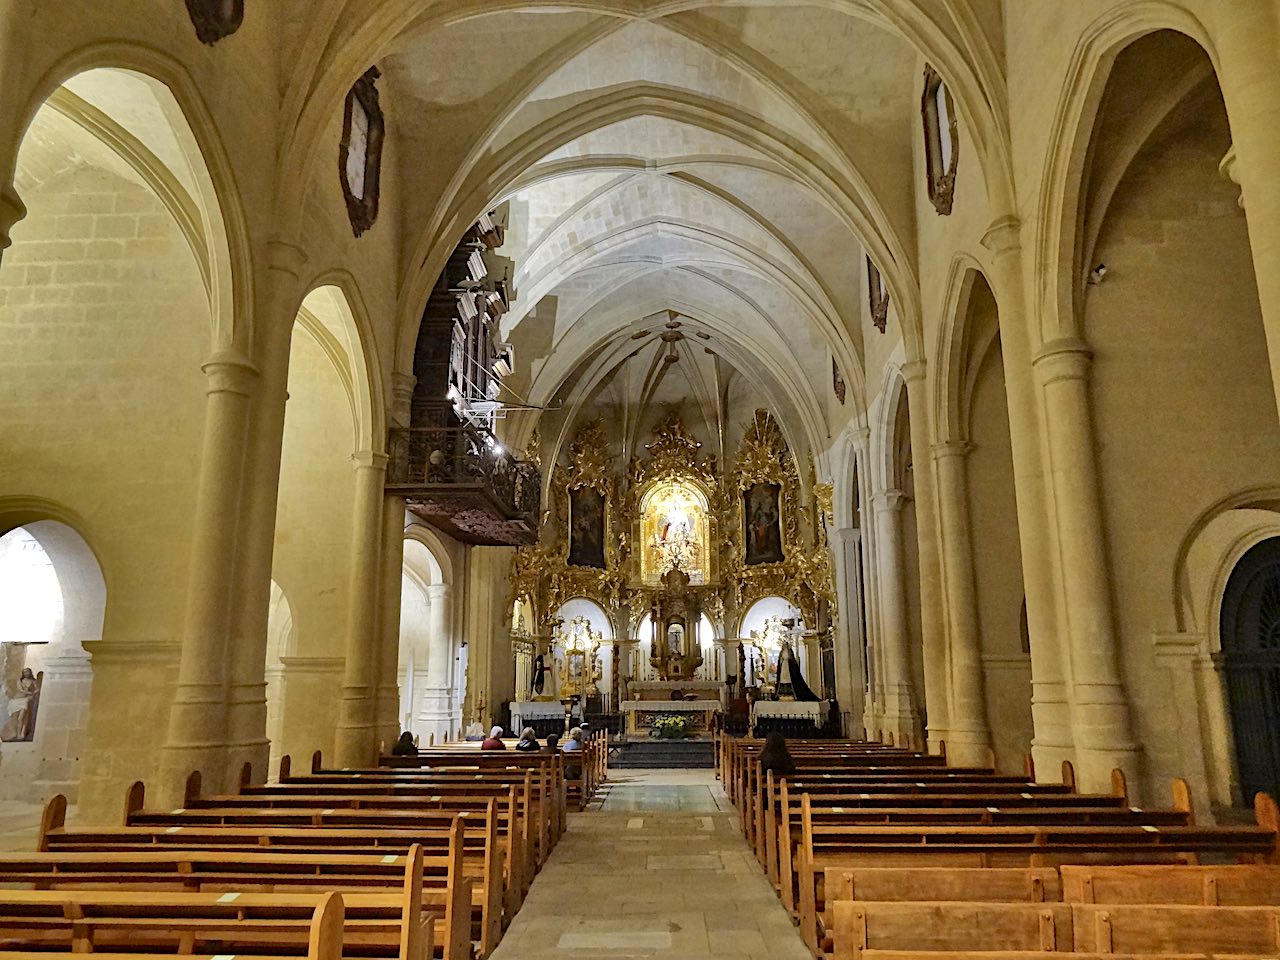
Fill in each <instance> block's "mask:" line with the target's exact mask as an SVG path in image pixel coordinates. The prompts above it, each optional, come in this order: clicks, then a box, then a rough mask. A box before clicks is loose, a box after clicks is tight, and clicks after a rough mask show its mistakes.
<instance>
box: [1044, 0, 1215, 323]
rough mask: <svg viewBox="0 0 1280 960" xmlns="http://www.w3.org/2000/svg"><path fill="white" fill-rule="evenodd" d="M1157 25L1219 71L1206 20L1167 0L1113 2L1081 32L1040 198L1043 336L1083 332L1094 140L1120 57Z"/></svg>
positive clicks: (1056, 120)
mask: <svg viewBox="0 0 1280 960" xmlns="http://www.w3.org/2000/svg"><path fill="white" fill-rule="evenodd" d="M1157 30H1173V31H1175V32H1177V33H1182V34H1185V35H1186V36H1188V37H1190V38H1191V39H1192V40H1194V41H1195V42H1196V43H1197V44H1199V45H1200V47H1201V48H1202V49H1203V50H1204V51H1205V53H1206V54H1207V55H1208V57H1209V60H1210V62H1211V63H1212V64H1213V68H1214V71H1215V73H1220V70H1219V59H1218V55H1217V52H1216V50H1215V48H1214V45H1213V43H1212V41H1211V39H1210V37H1209V33H1208V31H1207V30H1206V28H1205V27H1204V25H1203V24H1202V23H1201V22H1200V21H1199V20H1198V19H1196V17H1195V16H1194V15H1192V14H1191V13H1190V12H1189V11H1187V10H1186V9H1184V8H1182V7H1180V6H1177V5H1175V4H1173V3H1170V2H1166V0H1140V2H1135V3H1129V4H1124V5H1122V6H1118V7H1115V8H1113V9H1111V10H1108V11H1107V12H1106V13H1104V14H1103V15H1102V16H1100V17H1099V18H1098V19H1096V20H1095V21H1093V23H1091V24H1090V25H1089V26H1088V27H1087V28H1086V29H1085V30H1084V32H1083V33H1082V34H1081V37H1080V40H1079V41H1078V42H1077V44H1076V48H1075V50H1074V51H1073V53H1072V55H1071V62H1070V66H1069V67H1068V68H1067V73H1066V76H1065V79H1064V82H1063V89H1062V95H1061V96H1060V97H1059V101H1058V106H1057V109H1056V111H1055V113H1054V119H1053V123H1052V126H1051V128H1050V129H1051V133H1050V138H1049V144H1048V149H1047V150H1046V151H1045V168H1044V172H1043V174H1042V175H1041V179H1040V191H1039V197H1038V201H1037V204H1036V210H1037V216H1036V224H1037V229H1036V238H1035V249H1034V269H1033V270H1032V275H1033V276H1034V277H1036V283H1037V289H1036V290H1035V291H1034V292H1033V296H1032V300H1031V306H1032V308H1033V309H1035V310H1036V312H1037V314H1038V315H1039V323H1038V334H1039V340H1040V343H1048V342H1050V341H1052V340H1055V339H1057V338H1062V337H1078V336H1080V323H1081V319H1080V317H1079V316H1077V311H1076V307H1075V305H1076V297H1077V288H1076V279H1075V266H1076V263H1077V262H1078V260H1079V256H1078V254H1079V253H1080V249H1081V240H1082V238H1081V237H1080V231H1079V218H1078V216H1077V212H1078V211H1079V210H1080V205H1081V202H1082V200H1083V191H1084V187H1085V177H1084V172H1085V167H1086V164H1087V161H1088V155H1089V145H1090V143H1091V142H1092V140H1093V132H1094V128H1095V125H1096V122H1097V118H1098V112H1099V110H1100V108H1101V105H1102V96H1103V92H1104V91H1105V90H1106V86H1107V81H1108V79H1109V78H1110V76H1111V68H1112V65H1113V64H1114V63H1115V59H1116V57H1117V56H1118V55H1119V54H1120V53H1121V52H1122V51H1123V50H1124V49H1125V48H1126V47H1128V46H1129V45H1130V44H1132V43H1133V42H1134V41H1135V40H1137V39H1139V38H1140V37H1143V36H1145V35H1146V34H1149V33H1154V32H1155V31H1157Z"/></svg>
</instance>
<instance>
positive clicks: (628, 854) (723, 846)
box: [493, 770, 809, 960]
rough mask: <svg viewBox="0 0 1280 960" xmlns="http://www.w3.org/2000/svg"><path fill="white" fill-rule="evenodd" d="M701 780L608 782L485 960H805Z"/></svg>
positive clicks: (712, 786) (683, 774)
mask: <svg viewBox="0 0 1280 960" xmlns="http://www.w3.org/2000/svg"><path fill="white" fill-rule="evenodd" d="M733 813H734V811H733V807H732V806H731V805H730V804H729V803H728V800H727V798H726V796H725V793H724V791H723V789H722V788H721V786H720V784H719V783H718V782H717V781H716V779H715V778H714V775H713V774H712V771H710V770H623V771H617V772H615V773H611V774H610V777H609V781H608V783H607V784H605V786H604V787H602V789H601V791H600V794H599V800H598V801H597V802H595V803H593V804H592V805H591V807H590V808H589V809H588V811H587V812H585V813H582V814H579V815H575V816H571V817H570V818H569V827H568V830H567V831H566V832H565V835H564V837H563V838H562V839H561V841H560V844H559V845H558V846H557V847H556V851H555V853H553V854H552V855H551V859H550V860H549V861H548V862H547V865H546V867H545V868H544V869H543V871H542V873H540V874H539V876H538V879H537V880H536V881H534V885H533V888H532V889H531V890H530V891H529V896H528V898H527V899H526V900H525V903H524V906H523V907H522V908H521V910H520V913H519V914H517V915H516V919H515V922H514V923H513V924H512V925H511V928H510V929H509V930H508V931H507V935H506V937H505V938H504V939H503V942H502V944H501V945H500V946H499V947H498V949H497V950H496V951H495V952H494V955H493V960H551V958H563V960H572V958H586V957H591V958H595V957H602V956H607V957H653V958H656V960H661V958H675V957H679V958H680V960H705V958H711V957H735V958H740V960H766V958H769V960H775V958H776V960H806V958H807V957H808V956H809V954H808V952H807V951H806V950H805V947H804V943H803V941H802V940H801V939H800V936H799V935H798V933H797V932H796V928H795V926H794V925H793V924H792V923H791V921H790V918H789V917H788V916H787V913H786V911H785V910H784V909H783V908H782V907H781V905H780V904H779V903H778V901H777V898H776V897H775V896H774V895H773V891H772V889H771V888H770V886H769V884H768V882H767V881H766V880H765V878H764V877H763V875H762V874H761V872H760V868H759V866H758V865H757V864H756V862H755V858H754V857H753V856H752V855H751V850H750V848H749V847H748V846H747V845H746V843H745V842H743V839H742V834H741V832H740V831H739V830H738V826H737V822H736V820H735V817H734V816H733Z"/></svg>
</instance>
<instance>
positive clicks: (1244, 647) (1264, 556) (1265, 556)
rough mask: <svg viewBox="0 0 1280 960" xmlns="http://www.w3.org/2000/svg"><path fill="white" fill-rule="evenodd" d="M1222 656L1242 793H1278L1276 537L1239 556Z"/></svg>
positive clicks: (1279, 588)
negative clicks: (1261, 791)
mask: <svg viewBox="0 0 1280 960" xmlns="http://www.w3.org/2000/svg"><path fill="white" fill-rule="evenodd" d="M1221 634H1222V652H1221V654H1219V655H1218V657H1217V658H1216V660H1217V663H1218V667H1219V669H1220V670H1221V671H1222V674H1223V679H1224V681H1225V683H1226V688H1227V702H1228V704H1229V705H1230V709H1231V728H1232V731H1233V734H1234V737H1235V745H1236V763H1237V765H1238V773H1239V780H1240V789H1241V792H1242V793H1243V799H1244V801H1245V802H1246V803H1252V801H1253V795H1254V794H1255V793H1257V792H1258V791H1260V790H1265V791H1266V792H1268V793H1270V794H1272V796H1276V795H1278V794H1280V538H1276V537H1273V538H1271V539H1269V540H1264V541H1262V542H1261V543H1259V544H1257V545H1256V546H1254V547H1251V548H1250V549H1249V551H1248V552H1247V553H1246V554H1245V555H1244V556H1243V557H1241V558H1240V562H1239V563H1237V564H1236V567H1235V569H1234V570H1233V571H1231V576H1230V577H1229V578H1228V580H1227V589H1226V593H1225V594H1224V595H1223V598H1222V621H1221Z"/></svg>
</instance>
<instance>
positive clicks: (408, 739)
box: [391, 730, 418, 757]
mask: <svg viewBox="0 0 1280 960" xmlns="http://www.w3.org/2000/svg"><path fill="white" fill-rule="evenodd" d="M391 755H392V756H393V757H416V756H417V755H418V745H417V744H416V743H414V742H413V734H412V733H410V732H409V731H408V730H406V731H405V732H404V733H402V734H400V739H399V740H397V741H396V742H395V743H394V744H392V746H391Z"/></svg>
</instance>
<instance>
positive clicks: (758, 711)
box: [751, 700, 831, 727]
mask: <svg viewBox="0 0 1280 960" xmlns="http://www.w3.org/2000/svg"><path fill="white" fill-rule="evenodd" d="M830 714H831V701H830V700H816V701H809V702H808V703H801V702H800V701H799V700H757V701H756V702H755V703H753V704H752V705H751V722H752V723H755V722H756V721H757V720H759V719H760V718H761V717H776V718H778V719H781V720H809V721H811V722H812V723H813V725H814V726H815V727H820V726H822V725H823V724H825V723H826V722H827V717H828V716H829V715H830Z"/></svg>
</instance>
